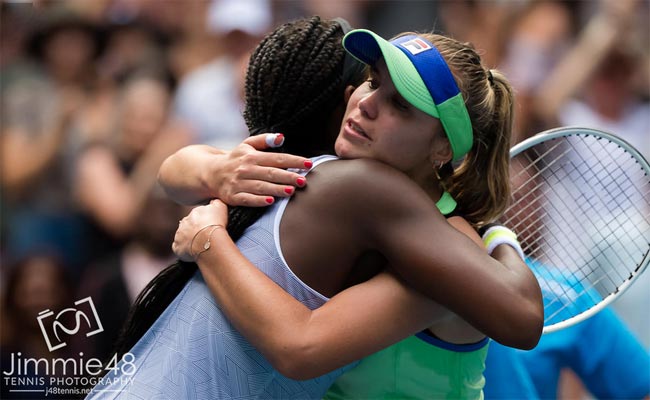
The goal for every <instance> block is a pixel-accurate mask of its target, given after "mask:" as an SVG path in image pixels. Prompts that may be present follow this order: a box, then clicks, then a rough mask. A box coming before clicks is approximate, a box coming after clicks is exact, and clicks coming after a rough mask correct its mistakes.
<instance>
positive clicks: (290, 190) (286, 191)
mask: <svg viewBox="0 0 650 400" xmlns="http://www.w3.org/2000/svg"><path fill="white" fill-rule="evenodd" d="M284 192H285V193H286V194H291V193H293V187H292V186H289V187H286V188H284Z"/></svg>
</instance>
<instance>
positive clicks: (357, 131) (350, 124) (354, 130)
mask: <svg viewBox="0 0 650 400" xmlns="http://www.w3.org/2000/svg"><path fill="white" fill-rule="evenodd" d="M346 122H347V123H346V130H347V131H348V132H349V133H350V134H351V135H353V136H360V137H362V138H364V139H370V136H368V135H367V134H366V131H364V130H363V128H362V127H361V126H360V125H359V124H357V123H356V122H354V121H353V120H352V119H348V120H347V121H346Z"/></svg>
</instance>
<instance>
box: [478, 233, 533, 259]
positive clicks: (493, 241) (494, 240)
mask: <svg viewBox="0 0 650 400" xmlns="http://www.w3.org/2000/svg"><path fill="white" fill-rule="evenodd" d="M481 237H482V239H483V244H484V245H485V248H486V249H487V252H488V254H490V255H491V254H492V252H493V251H494V249H496V248H497V246H500V245H502V244H505V245H508V246H511V247H512V248H513V249H515V250H516V251H517V254H519V257H521V259H522V260H524V261H525V260H526V256H525V255H524V251H523V250H522V248H521V245H520V244H519V241H517V234H515V233H514V232H513V231H511V230H510V229H508V228H506V227H505V226H503V225H497V224H489V225H486V226H484V227H483V228H482V229H481Z"/></svg>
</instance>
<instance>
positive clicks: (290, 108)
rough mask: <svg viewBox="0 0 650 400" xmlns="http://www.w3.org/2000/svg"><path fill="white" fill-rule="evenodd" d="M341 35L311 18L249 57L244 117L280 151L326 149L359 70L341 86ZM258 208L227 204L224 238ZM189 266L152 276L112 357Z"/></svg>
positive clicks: (175, 288)
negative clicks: (278, 136) (331, 124)
mask: <svg viewBox="0 0 650 400" xmlns="http://www.w3.org/2000/svg"><path fill="white" fill-rule="evenodd" d="M342 38H343V30H342V28H341V26H340V25H339V24H338V23H336V22H324V21H321V19H320V18H319V17H312V18H309V19H302V20H298V21H295V22H290V23H287V24H284V25H282V26H280V27H278V28H277V29H276V30H275V31H274V32H272V33H271V34H269V35H267V36H266V37H265V38H264V39H263V40H262V42H261V43H260V44H259V45H258V47H257V48H256V49H255V51H254V52H253V55H252V56H251V60H250V63H249V67H248V71H247V74H246V85H245V90H246V110H245V111H244V119H245V120H246V123H247V125H248V127H249V129H250V130H251V131H257V132H262V131H264V130H265V131H266V132H278V131H281V132H282V133H284V134H285V137H286V138H287V140H286V143H288V144H289V146H287V147H286V148H285V149H284V150H286V151H289V152H292V153H294V154H300V155H303V156H312V155H316V154H320V153H323V152H324V150H325V149H329V148H330V147H331V144H330V143H328V142H329V141H330V137H329V135H328V134H327V125H328V123H327V122H328V119H329V117H330V116H331V115H332V114H333V113H334V110H335V108H336V106H337V105H339V104H340V103H341V102H342V100H343V96H342V93H343V89H344V85H348V84H357V83H359V82H361V80H362V79H363V75H362V74H361V70H359V73H358V74H356V75H353V76H350V77H349V79H350V82H343V79H342V73H343V64H344V60H345V50H344V49H343V46H341V40H342ZM265 211H266V208H250V207H231V208H229V210H228V228H227V229H228V233H229V234H230V237H231V238H232V239H233V240H235V241H236V240H238V239H239V238H240V237H241V236H242V235H243V234H244V232H245V230H246V228H248V227H249V226H250V225H252V224H253V223H254V222H255V221H257V220H258V219H259V217H260V216H262V215H263V214H264V212H265ZM197 269H198V266H197V265H196V264H195V263H188V262H181V261H179V262H177V263H175V264H173V265H171V266H170V267H168V268H166V269H165V270H164V271H163V272H161V273H160V274H159V275H158V276H156V277H155V278H154V279H153V280H152V281H151V282H149V284H148V285H147V286H146V287H145V289H144V290H143V291H142V292H141V293H140V295H139V296H138V298H137V299H136V301H135V303H134V305H133V307H132V308H131V311H130V313H129V317H128V318H127V322H126V324H125V326H124V329H123V330H122V332H121V335H120V338H119V339H118V342H117V344H116V352H117V355H118V357H121V356H122V355H123V354H124V353H125V352H126V351H128V350H129V349H131V348H132V347H133V346H134V345H135V344H136V343H137V341H138V340H140V338H141V337H142V336H143V335H144V333H145V332H146V331H147V330H148V329H149V328H150V327H151V326H152V325H153V323H154V322H155V321H156V319H157V318H158V317H159V316H160V315H161V314H162V312H163V311H164V310H165V309H166V308H167V306H168V305H169V304H171V302H172V301H173V300H174V298H176V296H177V295H178V294H179V293H180V292H181V290H182V289H183V288H184V287H185V285H186V284H187V282H188V281H189V280H190V279H191V278H192V276H194V274H195V273H196V270H197Z"/></svg>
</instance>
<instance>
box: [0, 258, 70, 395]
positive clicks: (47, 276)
mask: <svg viewBox="0 0 650 400" xmlns="http://www.w3.org/2000/svg"><path fill="white" fill-rule="evenodd" d="M68 270H69V268H68V267H67V266H65V265H64V264H63V263H62V262H61V259H60V258H59V257H58V256H57V255H55V254H52V253H48V252H38V251H33V252H32V254H30V255H29V256H26V257H25V258H23V259H21V260H18V261H17V262H16V263H15V264H12V265H11V266H9V267H8V268H7V271H6V272H7V275H6V287H5V289H4V292H3V295H4V297H3V300H2V312H1V313H0V315H1V316H2V341H1V343H0V345H1V347H0V354H1V355H2V361H1V362H2V365H1V369H2V371H4V372H6V374H8V376H9V377H23V378H29V377H32V378H37V377H39V376H41V377H47V379H46V381H45V382H44V384H43V385H39V384H38V382H34V381H31V382H29V381H25V382H24V383H21V382H20V381H19V380H15V381H13V382H12V381H7V380H5V379H4V378H5V377H6V376H7V375H5V374H3V379H2V380H0V387H1V388H2V389H1V391H0V397H1V398H3V399H14V398H33V397H34V393H21V392H14V390H29V389H31V390H41V393H43V392H42V390H43V389H45V387H46V385H47V384H48V382H49V376H56V375H52V374H50V375H45V374H44V373H43V368H44V366H43V365H40V368H41V369H40V370H39V371H38V372H39V373H37V371H36V368H39V366H37V365H36V364H30V365H29V366H27V367H26V368H27V370H24V369H23V370H21V373H18V370H17V367H16V359H21V358H22V359H26V358H30V357H33V358H36V359H40V358H46V359H50V358H51V357H52V353H51V352H50V350H49V349H48V346H47V343H46V342H45V340H44V338H43V333H42V332H41V328H40V326H39V323H38V319H37V317H38V316H39V313H40V312H41V311H46V310H52V311H54V312H55V313H56V312H59V311H61V310H63V309H64V307H69V306H71V305H72V304H73V299H72V297H71V293H72V292H73V290H72V289H73V286H72V284H71V281H70V279H69V275H68V272H69V271H68ZM67 316H70V314H69V313H68V314H67ZM59 321H61V322H62V323H64V326H67V327H70V326H74V322H71V321H69V320H66V315H64V316H63V317H62V318H60V319H59ZM51 322H52V321H51V320H50V323H51ZM44 323H47V322H44ZM53 340H54V339H53ZM77 354H78V353H76V352H75V351H73V350H72V348H71V346H65V347H63V348H60V349H57V350H56V355H55V357H60V358H67V357H74V356H76V355H77ZM12 357H13V360H12ZM12 361H13V366H12ZM39 364H40V363H39ZM11 371H13V374H12V373H11Z"/></svg>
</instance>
